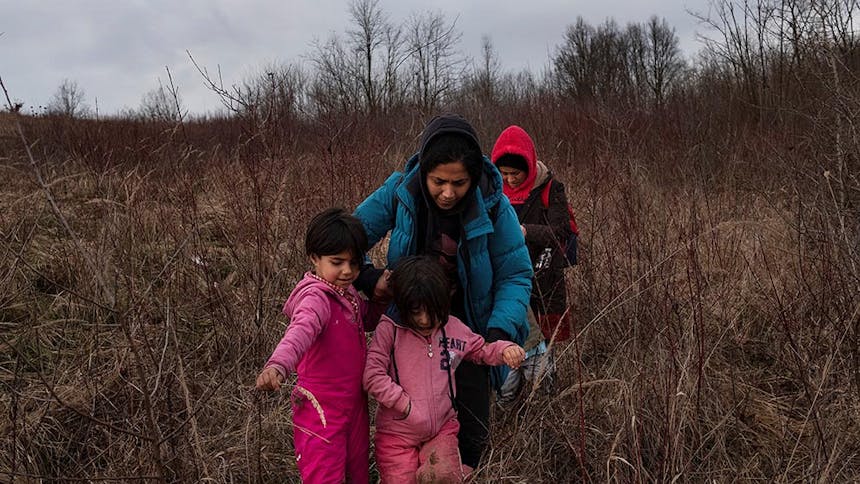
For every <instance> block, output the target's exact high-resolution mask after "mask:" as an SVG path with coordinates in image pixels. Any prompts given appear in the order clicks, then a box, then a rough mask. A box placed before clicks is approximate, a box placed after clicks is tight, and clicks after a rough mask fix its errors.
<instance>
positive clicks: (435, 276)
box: [389, 256, 451, 328]
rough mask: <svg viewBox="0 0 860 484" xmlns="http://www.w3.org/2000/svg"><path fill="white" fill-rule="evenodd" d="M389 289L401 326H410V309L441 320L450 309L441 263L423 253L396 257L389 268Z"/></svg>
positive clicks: (449, 298) (411, 325) (446, 284)
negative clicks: (392, 295)
mask: <svg viewBox="0 0 860 484" xmlns="http://www.w3.org/2000/svg"><path fill="white" fill-rule="evenodd" d="M389 284H391V292H392V293H393V294H394V304H395V305H396V306H397V311H398V312H400V316H401V318H402V322H403V325H404V326H407V327H410V328H412V327H414V325H413V324H412V320H411V315H412V311H414V310H416V309H424V310H425V311H427V316H428V317H430V319H432V320H433V321H434V322H437V323H440V324H444V323H445V322H446V321H448V315H449V314H450V311H451V290H450V284H449V282H448V277H447V276H446V275H445V270H444V269H442V266H441V265H440V264H439V263H438V262H436V261H435V260H433V259H431V258H430V257H426V256H411V257H404V258H403V259H400V261H399V262H398V263H397V265H395V266H394V270H393V271H392V272H391V279H390V280H389Z"/></svg>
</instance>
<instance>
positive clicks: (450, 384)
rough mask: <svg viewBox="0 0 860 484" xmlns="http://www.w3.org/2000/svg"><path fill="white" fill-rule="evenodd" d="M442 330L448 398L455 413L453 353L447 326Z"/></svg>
mask: <svg viewBox="0 0 860 484" xmlns="http://www.w3.org/2000/svg"><path fill="white" fill-rule="evenodd" d="M440 329H441V330H442V349H443V351H445V358H446V359H447V360H448V367H447V371H448V398H450V399H451V406H452V407H453V408H454V411H455V412H458V413H459V411H458V410H457V400H455V399H454V381H453V380H452V379H451V364H452V363H453V361H452V360H451V352H450V351H448V335H446V334H445V326H442V327H441V328H440Z"/></svg>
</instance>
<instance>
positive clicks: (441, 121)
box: [418, 114, 483, 158]
mask: <svg viewBox="0 0 860 484" xmlns="http://www.w3.org/2000/svg"><path fill="white" fill-rule="evenodd" d="M442 134H459V135H462V136H463V137H464V138H466V139H467V140H468V141H469V143H471V144H474V145H475V148H476V149H477V150H478V152H479V153H483V150H481V143H479V142H478V134H477V133H475V128H473V127H472V125H471V124H469V122H468V121H466V119H465V118H463V117H462V116H460V115H459V114H443V115H441V116H436V117H435V118H433V119H431V120H430V122H429V123H427V126H426V127H425V128H424V132H423V134H422V135H421V148H420V149H419V151H418V154H419V158H420V155H423V154H424V152H425V151H426V150H427V147H428V146H429V145H430V142H431V141H433V139H434V138H436V137H437V136H439V135H442Z"/></svg>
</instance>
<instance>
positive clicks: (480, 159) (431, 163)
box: [420, 133, 484, 184]
mask: <svg viewBox="0 0 860 484" xmlns="http://www.w3.org/2000/svg"><path fill="white" fill-rule="evenodd" d="M455 161H461V162H462V163H463V166H465V167H466V171H467V172H468V173H469V178H471V179H472V183H473V184H476V183H477V182H478V180H479V179H480V178H481V171H482V170H483V166H484V156H483V155H482V154H481V149H480V148H479V147H477V146H476V145H475V142H474V141H473V140H471V139H469V138H468V137H467V136H464V135H462V134H459V133H444V134H440V135H437V136H434V137H433V138H432V139H431V140H430V141H429V142H428V144H427V146H426V147H425V149H424V151H422V152H421V160H420V163H421V171H422V172H424V173H429V172H431V171H433V169H434V168H436V167H437V166H439V165H446V164H448V163H453V162H455Z"/></svg>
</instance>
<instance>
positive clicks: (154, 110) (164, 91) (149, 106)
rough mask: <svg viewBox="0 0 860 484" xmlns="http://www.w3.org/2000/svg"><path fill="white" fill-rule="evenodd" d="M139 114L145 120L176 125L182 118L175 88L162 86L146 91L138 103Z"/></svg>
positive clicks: (179, 100) (180, 104) (177, 91)
mask: <svg viewBox="0 0 860 484" xmlns="http://www.w3.org/2000/svg"><path fill="white" fill-rule="evenodd" d="M139 114H140V115H141V116H143V117H144V118H146V119H152V120H156V121H165V122H170V123H178V122H180V121H181V120H182V118H183V114H184V113H183V109H182V100H181V98H180V97H179V90H178V89H176V88H175V86H173V85H172V84H171V85H168V86H165V85H164V84H162V82H161V79H159V80H158V87H157V88H155V89H152V90H150V91H148V92H147V93H146V94H144V95H143V98H142V99H141V101H140V109H139Z"/></svg>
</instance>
